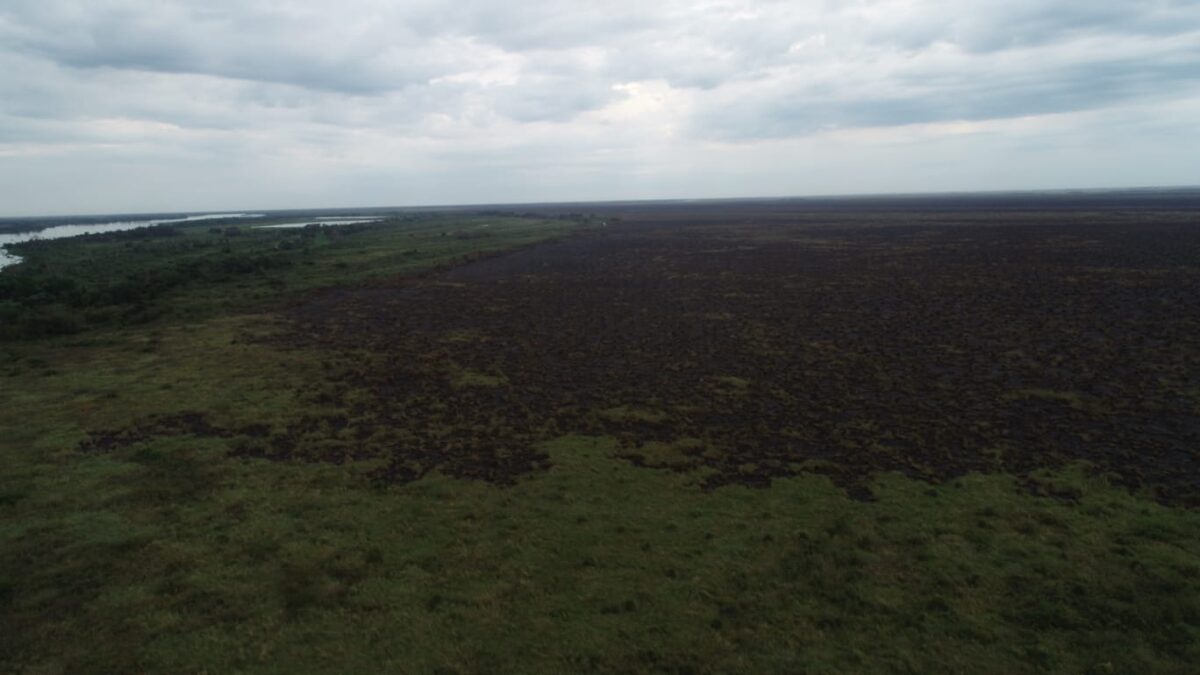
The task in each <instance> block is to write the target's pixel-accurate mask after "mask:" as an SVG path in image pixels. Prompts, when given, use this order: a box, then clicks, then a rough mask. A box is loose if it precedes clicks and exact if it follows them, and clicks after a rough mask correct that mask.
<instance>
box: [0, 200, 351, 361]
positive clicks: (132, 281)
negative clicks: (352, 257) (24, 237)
mask: <svg viewBox="0 0 1200 675" xmlns="http://www.w3.org/2000/svg"><path fill="white" fill-rule="evenodd" d="M197 225H198V224H197ZM360 230H361V228H356V227H354V226H343V227H339V228H321V227H313V228H304V229H298V230H288V231H281V230H275V231H264V230H256V231H243V230H241V229H239V228H236V227H216V226H212V222H211V221H204V222H203V227H197V226H196V225H193V226H192V227H190V228H188V231H187V232H185V231H184V230H182V229H180V228H178V227H172V226H168V225H160V226H157V227H148V228H139V229H136V230H125V231H121V232H108V233H103V234H93V235H86V236H83V237H73V238H70V239H60V240H48V241H37V240H34V241H29V242H23V243H21V244H16V245H13V247H12V248H13V249H15V250H14V252H15V253H18V254H19V255H20V256H22V257H23V258H25V261H24V262H22V263H21V264H19V265H16V266H14V267H11V268H8V269H6V270H5V271H4V273H3V274H0V339H23V338H39V337H49V336H53V335H63V334H70V333H77V332H80V331H82V330H85V329H87V328H89V327H92V326H99V325H114V324H129V323H139V322H144V321H147V320H150V319H152V318H154V317H156V316H159V315H161V314H162V313H163V312H164V311H166V310H167V309H168V307H166V306H165V305H164V303H162V302H161V299H162V298H163V296H164V295H166V294H167V293H170V292H172V291H175V290H177V289H180V288H182V287H185V286H189V285H196V284H202V283H206V282H223V281H228V280H230V279H233V278H235V277H239V276H246V275H256V274H258V275H261V274H265V273H267V272H270V271H273V270H280V269H283V268H287V267H290V266H292V265H295V264H296V263H297V262H298V261H299V260H300V259H301V258H302V257H303V256H304V255H306V254H307V253H308V252H309V249H310V248H311V247H312V246H313V244H314V242H315V240H316V239H318V238H322V239H327V238H336V237H344V236H348V235H350V234H353V233H354V232H356V231H360ZM243 232H246V233H247V234H246V235H245V236H237V235H241V234H242V233H243ZM251 232H252V234H250V233H251Z"/></svg>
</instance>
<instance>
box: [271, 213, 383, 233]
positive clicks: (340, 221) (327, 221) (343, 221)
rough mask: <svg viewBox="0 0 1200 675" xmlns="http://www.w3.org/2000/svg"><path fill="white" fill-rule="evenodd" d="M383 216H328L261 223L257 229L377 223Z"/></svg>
mask: <svg viewBox="0 0 1200 675" xmlns="http://www.w3.org/2000/svg"><path fill="white" fill-rule="evenodd" d="M380 220H382V219H381V218H339V217H337V216H326V217H321V218H315V219H313V220H306V221H304V222H302V223H280V224H279V225H259V226H258V228H257V229H262V230H271V229H288V228H294V227H308V226H309V225H358V224H360V223H377V222H379V221H380Z"/></svg>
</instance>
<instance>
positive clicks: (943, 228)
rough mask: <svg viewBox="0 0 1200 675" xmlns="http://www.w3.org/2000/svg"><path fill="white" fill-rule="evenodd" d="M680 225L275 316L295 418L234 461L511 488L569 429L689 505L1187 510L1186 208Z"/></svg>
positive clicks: (1192, 344) (1189, 263)
mask: <svg viewBox="0 0 1200 675" xmlns="http://www.w3.org/2000/svg"><path fill="white" fill-rule="evenodd" d="M693 215H695V214H688V213H680V212H673V213H670V214H667V215H666V216H664V214H662V213H654V214H649V215H646V214H642V215H640V216H639V214H636V213H632V214H626V215H625V217H624V219H623V220H622V221H621V222H620V223H616V224H612V225H610V226H608V227H606V228H603V229H601V230H599V231H595V232H591V233H587V234H584V235H580V236H578V237H575V238H572V239H569V240H566V241H562V242H556V243H550V244H545V245H542V246H539V247H534V248H531V249H528V250H525V251H520V252H517V253H513V254H510V255H507V256H501V257H496V258H493V259H489V260H484V261H480V262H475V263H472V264H469V265H466V266H463V267H460V268H458V269H456V270H453V271H450V272H448V273H443V274H440V275H437V276H433V277H428V278H424V279H421V280H418V281H408V282H404V283H400V282H397V283H394V284H393V283H376V284H372V285H369V286H362V287H356V288H343V289H337V290H331V291H327V292H323V293H321V294H318V295H316V296H314V297H312V298H309V299H307V300H305V301H303V302H300V303H298V304H297V305H295V306H293V307H292V308H291V309H290V310H289V314H288V319H289V322H290V328H289V330H288V331H287V332H286V333H285V334H284V335H281V336H278V337H277V338H274V341H275V342H276V343H277V344H278V345H279V346H280V347H282V348H285V349H286V348H289V347H295V348H303V349H317V350H319V352H320V353H322V354H323V355H324V359H323V364H322V367H323V372H324V378H323V379H322V380H321V381H318V382H313V383H311V385H310V388H309V389H308V390H307V391H305V392H304V393H303V397H304V398H305V400H306V401H307V402H308V403H310V404H311V408H310V410H311V412H310V413H308V414H305V415H304V416H303V418H301V419H298V420H294V421H293V422H291V423H288V424H281V425H279V426H277V427H275V428H273V429H272V430H271V432H270V433H269V434H256V435H254V436H252V437H243V438H242V440H240V441H239V442H237V443H235V444H234V447H235V449H234V450H233V452H234V454H238V455H243V456H257V457H266V458H269V459H279V460H289V459H301V460H308V461H319V462H336V463H342V462H359V461H365V462H369V463H370V464H369V466H371V467H372V468H371V469H370V470H369V471H367V472H366V473H367V475H369V476H370V478H371V479H372V480H373V481H375V482H377V483H381V484H392V483H403V482H408V481H412V480H415V479H417V478H419V477H421V476H423V475H425V474H426V473H427V472H429V471H431V470H437V471H439V472H442V473H445V474H449V475H453V476H456V477H463V478H472V479H481V480H485V481H489V482H493V483H499V484H511V483H513V482H514V481H517V480H520V479H521V477H522V476H524V475H526V474H530V473H532V472H539V471H543V470H545V469H547V468H548V467H549V466H550V461H549V458H548V457H547V456H546V455H544V454H543V453H542V452H541V451H540V450H539V444H540V443H542V442H544V441H548V440H551V439H554V438H558V437H561V436H564V435H569V434H585V435H593V436H610V437H615V438H616V439H618V441H619V445H620V448H621V449H620V451H619V457H620V458H621V459H623V460H625V461H627V462H629V463H631V464H633V465H636V466H639V467H646V468H647V470H651V469H657V470H670V471H675V472H682V473H686V474H688V475H692V476H694V478H695V483H696V485H697V486H698V488H699V489H716V488H719V487H721V486H724V485H728V484H743V485H748V486H766V485H769V484H770V483H771V481H772V480H773V479H776V478H778V477H783V476H791V475H796V474H799V473H818V474H823V475H827V476H829V477H830V479H831V480H832V481H833V482H834V483H835V484H836V485H838V486H840V487H842V488H843V489H844V490H846V492H847V493H848V494H849V495H850V496H853V497H856V498H859V499H871V498H872V493H871V488H870V483H871V480H872V477H873V476H876V475H878V474H879V473H880V472H900V473H902V474H904V475H907V476H909V477H913V478H917V479H920V480H923V481H928V482H930V483H939V482H943V481H946V480H948V479H951V478H954V477H957V476H960V475H963V474H965V473H968V472H983V473H992V472H1005V473H1011V474H1014V475H1016V476H1018V477H1019V478H1020V479H1021V481H1022V482H1023V484H1024V485H1025V486H1026V487H1027V488H1028V489H1029V490H1031V491H1033V492H1035V493H1039V494H1046V495H1050V496H1055V497H1059V498H1064V499H1071V498H1072V493H1071V491H1070V490H1069V489H1060V488H1058V487H1056V486H1055V485H1053V484H1051V483H1049V482H1045V481H1041V480H1039V477H1038V476H1039V470H1040V469H1049V468H1056V467H1061V466H1063V465H1064V464H1067V463H1073V462H1084V463H1086V466H1087V467H1089V470H1092V471H1095V472H1098V473H1102V474H1105V475H1107V476H1108V477H1109V478H1110V479H1111V480H1112V481H1113V482H1114V483H1116V484H1119V485H1122V486H1125V487H1127V488H1129V489H1130V490H1132V491H1135V492H1141V493H1144V494H1147V495H1150V496H1152V497H1153V498H1154V499H1157V500H1159V501H1161V502H1164V503H1170V504H1179V505H1190V506H1194V505H1196V504H1200V489H1198V488H1197V486H1198V485H1200V482H1198V481H1200V456H1198V454H1197V448H1198V447H1200V388H1198V387H1197V383H1198V382H1200V223H1197V222H1195V218H1194V216H1193V215H1191V214H1189V213H1187V212H1183V213H1171V212H1164V213H1145V212H1142V213H1130V214H1122V213H1120V212H1114V211H1107V212H1098V213H1096V212H1093V213H1081V212H1057V213H1056V212H1043V213H997V214H980V213H978V212H976V213H970V214H953V213H951V214H945V213H942V214H920V213H901V214H892V213H870V214H840V215H836V216H834V215H829V214H825V215H819V214H817V215H813V214H808V215H804V214H799V215H798V214H783V215H781V214H778V213H776V214H772V215H771V217H769V218H757V219H756V218H753V217H744V218H733V217H729V214H721V217H720V218H713V217H710V218H709V219H708V220H707V221H706V220H705V219H704V218H703V217H691V216H693Z"/></svg>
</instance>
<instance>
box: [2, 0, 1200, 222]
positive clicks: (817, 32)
mask: <svg viewBox="0 0 1200 675" xmlns="http://www.w3.org/2000/svg"><path fill="white" fill-rule="evenodd" d="M1198 98H1200V2H1197V1H1195V0H1144V1H1140V0H1095V1H1093V2H1077V1H1070V2H1058V3H1046V2H1041V1H1035V0H1007V1H1001V0H979V1H977V2H972V3H967V4H964V3H961V2H957V1H955V0H914V1H912V2H906V3H893V2H887V1H885V0H848V1H843V2H830V1H826V0H812V1H810V2H794V1H788V0H760V1H757V2H756V1H752V0H707V1H705V2H699V3H697V2H695V1H694V0H691V1H684V0H663V1H662V2H656V3H645V2H633V1H632V0H606V1H600V0H525V1H523V2H516V3H496V2H494V1H491V0H459V1H458V2H448V1H446V0H412V1H409V2H404V3H395V2H392V1H390V0H341V1H339V2H331V1H329V0H292V1H290V2H278V1H277V0H209V1H208V2H205V3H196V2H189V1H186V0H92V1H90V2H85V1H83V0H7V1H6V2H5V3H3V4H2V5H0V170H2V171H0V172H2V173H5V174H6V175H9V174H12V175H16V174H19V173H20V171H21V169H20V168H19V166H20V162H22V161H25V162H27V165H26V169H28V171H27V173H29V174H30V175H33V173H34V172H33V167H34V166H35V165H34V164H28V162H30V161H31V160H30V159H29V158H31V157H37V158H38V159H37V162H36V167H38V171H37V172H36V173H37V175H38V176H41V178H39V179H38V180H41V181H53V176H54V175H55V173H54V171H53V170H52V167H53V165H54V162H55V161H62V162H64V163H66V162H70V161H76V162H85V163H89V162H90V163H92V164H93V165H94V166H96V167H97V168H98V169H99V168H100V165H99V164H98V163H102V162H104V161H105V158H110V160H111V161H112V162H118V159H119V162H120V166H122V167H124V168H123V169H122V171H127V172H128V173H120V172H118V173H120V175H123V176H132V175H134V173H135V168H133V167H159V168H158V169H147V170H156V171H161V172H162V175H163V176H170V175H172V172H178V174H179V175H180V176H183V174H184V172H183V170H182V169H180V168H178V166H179V162H183V161H186V162H191V163H192V164H190V165H189V167H188V171H187V176H188V177H189V178H192V177H194V174H195V173H196V172H200V171H202V170H203V169H204V168H205V167H215V166H218V165H219V163H220V162H224V165H225V166H226V167H228V169H227V170H228V171H229V172H230V173H231V174H238V173H239V172H246V174H247V175H259V173H260V172H263V171H271V170H274V169H272V168H271V167H274V166H278V164H277V162H284V163H286V164H287V165H288V170H287V171H282V172H281V173H280V174H279V175H280V176H281V180H282V179H283V177H285V176H286V178H287V180H288V181H290V182H291V183H290V184H293V185H296V186H297V187H296V188H295V189H296V191H297V192H299V191H301V190H303V191H304V194H309V195H313V194H318V195H319V194H326V193H325V192H323V190H325V189H335V188H334V187H328V186H337V187H336V189H338V190H342V191H344V193H345V196H344V197H341V198H338V200H337V201H341V202H350V201H355V200H356V198H355V197H354V196H355V195H358V197H357V199H358V200H362V201H364V202H372V203H387V202H388V201H390V200H388V199H387V198H386V197H385V196H384V195H383V193H382V192H378V190H382V188H380V187H379V186H382V185H396V184H397V181H399V180H400V179H399V177H401V176H403V177H405V178H404V180H406V181H408V182H407V183H406V184H408V185H410V186H416V185H423V186H426V187H427V188H428V186H431V185H433V186H436V185H437V184H438V183H437V182H436V181H433V182H430V181H429V180H426V179H425V178H422V177H421V175H422V174H421V171H422V170H425V171H428V172H435V173H437V174H438V175H442V176H446V177H452V176H455V175H457V176H460V177H461V180H462V182H463V183H464V185H466V186H467V188H466V191H467V192H468V193H471V188H470V186H471V185H474V186H476V188H477V190H478V192H479V194H481V195H482V194H484V193H486V192H487V191H488V190H491V189H494V188H496V186H498V185H500V184H501V182H503V184H504V185H505V186H506V187H505V189H506V190H509V191H510V192H512V193H513V194H516V193H524V192H533V193H536V192H537V191H538V190H540V189H546V190H549V193H547V194H546V195H545V198H554V197H555V196H556V195H562V196H564V197H565V196H570V197H571V198H578V197H580V196H581V195H583V194H590V193H591V192H592V191H595V190H600V189H602V188H603V189H607V190H624V191H626V192H635V193H638V194H641V193H642V192H644V191H650V192H653V191H654V188H653V186H654V185H657V186H659V189H661V190H676V191H678V190H681V189H684V188H685V187H686V185H688V184H689V183H688V180H692V181H693V182H694V184H695V185H697V186H700V185H718V186H719V185H731V184H732V183H730V182H729V179H728V175H727V174H725V173H723V171H724V170H723V169H722V170H719V169H716V168H697V162H704V161H710V160H711V159H712V158H714V157H718V155H719V156H720V157H721V161H733V160H732V159H731V158H733V157H736V158H738V159H737V160H736V161H737V162H738V163H739V164H737V166H736V167H733V168H730V171H734V172H735V174H736V175H738V176H754V175H759V174H762V172H765V171H768V170H770V171H776V172H778V171H785V172H786V167H780V166H774V165H771V162H769V161H767V158H766V156H765V155H763V154H758V153H762V152H763V151H762V150H761V147H763V146H761V143H763V142H766V141H770V142H772V143H777V142H779V141H787V142H789V143H793V144H797V147H799V146H800V145H803V146H805V147H812V148H816V147H820V148H825V149H826V150H828V151H830V152H852V153H853V152H857V153H860V154H861V155H862V156H866V154H870V153H874V152H875V150H870V151H868V149H865V148H863V147H858V146H855V147H853V148H852V147H851V146H848V145H843V146H840V147H839V148H837V149H831V148H832V147H833V146H829V145H827V140H824V139H825V136H827V135H828V134H830V133H837V132H841V131H846V130H854V129H862V130H888V129H896V130H901V129H903V128H905V127H910V126H913V125H918V126H919V125H926V126H930V128H931V129H933V128H934V127H936V125H946V124H951V123H959V122H967V123H982V122H992V123H994V124H993V126H994V127H995V128H997V129H999V128H1005V129H1009V128H1012V129H1015V128H1018V127H1019V128H1021V129H1024V130H1023V131H1021V132H1020V133H1022V134H1024V137H1023V138H1024V140H1020V141H1019V142H1021V143H1034V144H1043V145H1045V144H1049V146H1052V145H1053V138H1052V137H1050V136H1046V135H1045V134H1043V133H1042V132H1040V131H1038V130H1037V128H1036V126H1035V127H1028V128H1027V127H1025V126H1020V125H1018V126H1012V125H1009V126H1004V123H1005V120H1020V119H1026V118H1039V119H1040V118H1041V117H1046V116H1055V115H1076V116H1078V117H1079V119H1080V120H1090V121H1088V122H1087V124H1096V125H1102V124H1110V125H1111V124H1117V123H1118V122H1115V121H1113V120H1114V119H1118V118H1117V117H1113V118H1108V117H1105V116H1104V115H1103V114H1101V113H1104V112H1105V111H1109V110H1113V111H1116V110H1125V109H1130V110H1132V109H1137V110H1139V111H1142V112H1140V113H1139V115H1140V116H1141V118H1142V121H1141V122H1139V123H1138V124H1137V125H1134V126H1130V123H1129V122H1127V121H1126V122H1120V123H1121V124H1125V125H1126V126H1125V127H1124V128H1122V129H1121V130H1120V131H1121V132H1122V133H1126V134H1128V133H1130V130H1131V129H1133V130H1134V132H1136V133H1144V134H1146V135H1145V136H1144V137H1138V138H1143V139H1144V140H1145V142H1146V144H1147V147H1149V146H1150V145H1151V144H1154V143H1161V142H1165V141H1163V140H1162V139H1164V138H1167V137H1169V136H1170V134H1171V133H1172V132H1173V131H1174V132H1178V133H1186V131H1184V130H1188V131H1191V132H1192V134H1191V137H1195V136H1196V135H1197V134H1195V133H1194V131H1195V130H1194V129H1189V122H1188V121H1187V119H1180V118H1178V117H1177V115H1178V112H1177V111H1178V110H1180V109H1183V110H1189V111H1190V110H1192V108H1191V107H1189V106H1190V105H1191V104H1190V103H1189V102H1190V101H1193V100H1196V99H1198ZM1169 110H1175V111H1176V112H1174V113H1169V112H1168V111H1169ZM1172 116H1174V117H1172ZM1121 119H1123V118H1121ZM1105 120H1107V121H1105ZM1045 124H1046V126H1045V128H1051V126H1052V125H1051V123H1050V122H1049V121H1047V122H1046V123H1045ZM1080 124H1084V122H1082V121H1081V122H1080ZM931 125H932V126H931ZM1116 131H1117V129H1115V128H1114V129H1113V132H1114V133H1116ZM929 133H935V134H936V133H937V132H936V130H935V131H930V132H929ZM946 133H949V132H946ZM1005 133H1010V132H1005ZM1012 133H1016V132H1012ZM1057 133H1060V134H1061V133H1062V132H1061V130H1060V131H1059V132H1057ZM896 134H899V136H896V137H898V138H899V137H903V138H907V137H909V135H908V132H902V131H897V132H896ZM1102 135H1103V134H1099V136H1102ZM713 142H716V143H717V144H718V145H719V146H720V148H721V149H720V150H717V149H714V148H715V147H716V146H712V145H711V144H712V143H713ZM922 142H926V143H931V144H937V143H943V142H944V140H937V139H936V138H933V139H927V140H926V141H922ZM945 142H948V141H945ZM981 142H982V141H981ZM1012 142H1013V143H1017V142H1018V140H1013V141H1012ZM1049 146H1047V147H1049ZM930 147H932V146H930ZM946 147H948V146H946ZM1126 147H1129V148H1135V149H1136V145H1127V146H1126ZM1174 147H1176V148H1178V152H1179V153H1180V155H1179V156H1180V158H1181V159H1180V160H1179V162H1178V166H1179V167H1180V168H1179V169H1178V170H1177V174H1178V175H1179V177H1180V178H1179V180H1180V181H1181V182H1194V181H1195V180H1196V179H1198V178H1200V176H1196V175H1195V173H1194V170H1192V171H1191V172H1189V170H1188V169H1187V168H1186V167H1187V166H1190V164H1188V163H1186V162H1184V161H1183V159H1182V157H1183V155H1182V152H1183V148H1185V147H1187V143H1184V142H1177V143H1175V144H1174ZM714 153H715V154H714ZM720 153H725V154H720ZM864 153H866V154H864ZM56 157H62V159H61V160H56V159H55V158H56ZM131 157H137V158H140V159H139V160H138V161H137V162H132V161H131V160H129V158H131ZM6 162H7V163H9V165H8V166H6V165H5V163H6ZM172 163H173V164H172ZM210 163H211V164H210ZM768 165H771V167H772V168H770V169H768V168H766V167H767V166H768ZM491 166H498V167H510V168H511V167H514V166H517V167H522V168H521V169H520V170H513V171H510V172H509V173H508V175H506V176H505V178H504V180H503V181H498V180H491V181H490V182H489V181H488V180H487V179H485V178H483V176H484V175H486V174H487V171H486V169H480V167H491ZM422 167H424V169H422ZM105 168H107V167H105ZM74 170H75V169H74V168H73V171H74ZM673 172H674V173H673ZM100 173H103V171H98V172H97V175H99V174H100ZM1013 174H1014V175H1019V174H1020V172H1018V171H1014V172H1013ZM114 175H116V174H114ZM806 175H807V174H806ZM1122 175H1126V176H1129V178H1128V179H1127V180H1128V181H1130V182H1138V181H1136V180H1133V178H1136V177H1135V176H1133V175H1132V174H1122ZM799 176H800V174H796V180H799ZM320 177H324V181H322V180H321V178H320ZM348 177H353V179H351V178H348ZM684 177H690V178H687V179H686V180H685V178H684ZM811 178H812V177H811V175H810V176H809V179H811ZM29 180H33V179H32V178H23V179H21V180H20V181H18V182H19V183H21V185H23V186H24V187H22V188H20V189H17V188H12V189H11V191H5V188H3V187H0V199H3V200H4V202H2V203H12V200H14V199H16V200H22V199H23V200H31V199H35V198H37V199H42V202H38V204H42V203H43V202H45V201H46V198H45V197H37V195H48V194H51V193H52V192H53V190H52V189H51V187H49V186H48V187H46V188H45V189H43V190H41V191H40V192H39V190H38V189H36V186H31V185H30V184H28V181H29ZM447 180H452V178H447ZM572 181H574V182H572ZM879 181H881V182H886V181H885V180H884V178H883V177H882V176H881V177H880V178H879ZM750 184H753V183H750ZM222 185H225V186H226V188H225V189H229V190H233V189H234V187H230V186H236V185H237V182H236V181H235V182H233V183H222ZM316 185H319V186H326V187H322V188H320V189H317V188H314V186H316ZM355 185H361V186H375V187H373V188H371V190H376V192H371V191H368V190H367V188H365V187H364V188H361V189H360V188H355V187H354V186H355ZM522 186H524V187H522ZM800 187H802V185H801V186H800ZM800 187H797V188H796V189H797V190H800ZM937 187H938V186H936V185H931V186H930V188H931V189H935V188H937ZM697 189H701V188H697ZM280 190H281V192H280V194H283V193H285V192H286V190H285V189H284V188H282V187H281V188H280ZM267 192H269V193H270V194H275V193H274V192H270V191H267ZM88 193H89V194H92V195H95V194H101V193H103V191H102V190H94V191H89V192H88ZM265 193H266V192H265ZM265 193H264V194H265ZM231 194H232V193H231ZM472 194H473V193H472ZM596 196H604V194H601V193H597V194H596ZM612 196H621V195H618V194H614V195H612ZM331 198H332V197H331ZM463 199H465V200H467V201H470V200H471V198H470V197H464V198H463ZM489 199H495V197H494V196H493V197H490V198H489ZM419 201H421V200H419ZM460 201H461V199H460ZM31 203H32V202H31ZM244 205H245V206H248V204H245V203H244V202H241V203H239V204H238V206H244ZM130 206H133V205H130ZM28 208H49V207H45V206H38V205H36V204H35V205H33V206H30V207H28ZM127 208H128V207H127Z"/></svg>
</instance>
